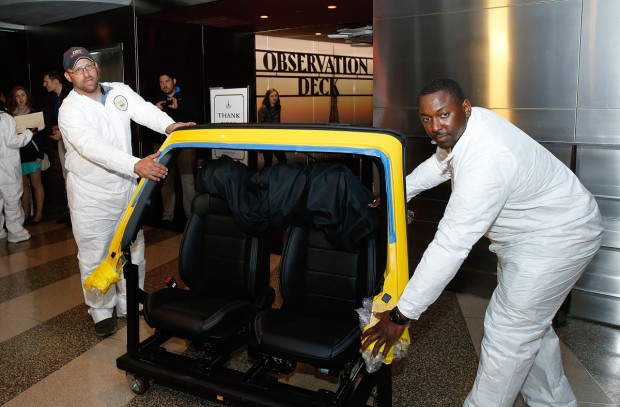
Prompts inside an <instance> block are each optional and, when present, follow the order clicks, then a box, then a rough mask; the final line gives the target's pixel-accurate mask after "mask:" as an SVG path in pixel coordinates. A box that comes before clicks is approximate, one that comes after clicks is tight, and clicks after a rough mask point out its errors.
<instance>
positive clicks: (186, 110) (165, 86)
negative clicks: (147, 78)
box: [153, 71, 200, 227]
mask: <svg viewBox="0 0 620 407" xmlns="http://www.w3.org/2000/svg"><path fill="white" fill-rule="evenodd" d="M159 88H160V89H161V92H160V93H159V94H157V95H156V97H155V98H154V99H153V104H154V105H155V106H157V108H158V109H159V110H161V111H163V112H165V113H167V114H168V116H170V117H172V119H173V120H174V121H177V122H188V121H197V120H198V117H199V116H200V115H199V114H198V113H197V108H198V105H197V102H196V101H195V100H193V99H192V98H191V97H190V95H189V94H188V93H187V92H185V91H184V92H181V88H180V87H179V86H178V85H177V78H176V77H175V75H174V74H173V73H172V72H171V71H163V72H161V73H160V75H159ZM160 146H161V142H158V143H156V144H155V146H154V147H155V149H156V150H159V147H160ZM195 161H196V150H195V149H189V148H188V149H183V150H182V151H181V152H180V153H179V156H178V157H177V161H176V165H173V166H171V167H170V168H169V169H168V177H167V178H166V179H165V180H164V181H163V183H162V186H161V200H162V207H163V214H162V217H161V221H162V223H161V224H162V226H163V227H172V226H173V223H174V222H173V220H174V212H175V206H176V194H175V191H174V181H175V174H176V172H177V170H178V173H179V177H180V179H181V189H182V191H183V211H184V212H185V216H186V217H189V214H190V211H191V205H192V199H193V198H194V195H196V189H195V187H194V166H195V165H194V163H195Z"/></svg>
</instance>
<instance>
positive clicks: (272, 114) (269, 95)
mask: <svg viewBox="0 0 620 407" xmlns="http://www.w3.org/2000/svg"><path fill="white" fill-rule="evenodd" d="M281 109H282V106H280V94H279V93H278V91H277V90H276V89H274V88H271V89H268V90H267V92H266V93H265V97H264V98H263V104H262V105H261V107H260V109H258V122H259V123H280V110H281ZM274 154H275V155H276V158H277V159H278V162H279V163H285V162H286V153H285V152H284V151H280V150H268V151H263V157H264V159H265V167H271V164H272V163H273V155H274Z"/></svg>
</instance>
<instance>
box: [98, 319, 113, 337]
mask: <svg viewBox="0 0 620 407" xmlns="http://www.w3.org/2000/svg"><path fill="white" fill-rule="evenodd" d="M95 332H96V333H97V336H99V337H101V338H105V337H106V336H110V335H112V334H113V333H114V332H116V326H115V325H114V319H113V318H111V317H110V318H106V319H104V320H101V321H99V322H97V323H96V324H95Z"/></svg>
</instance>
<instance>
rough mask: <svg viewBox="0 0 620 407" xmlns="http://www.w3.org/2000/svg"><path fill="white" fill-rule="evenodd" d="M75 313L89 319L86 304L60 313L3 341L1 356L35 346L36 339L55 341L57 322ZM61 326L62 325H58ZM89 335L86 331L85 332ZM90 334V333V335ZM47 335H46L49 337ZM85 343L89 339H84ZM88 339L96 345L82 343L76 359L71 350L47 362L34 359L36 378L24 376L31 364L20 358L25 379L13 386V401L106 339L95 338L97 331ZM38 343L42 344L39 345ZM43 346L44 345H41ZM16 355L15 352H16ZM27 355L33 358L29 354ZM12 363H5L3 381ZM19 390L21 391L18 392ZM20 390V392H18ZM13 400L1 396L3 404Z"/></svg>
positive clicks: (39, 355)
mask: <svg viewBox="0 0 620 407" xmlns="http://www.w3.org/2000/svg"><path fill="white" fill-rule="evenodd" d="M80 308H81V309H82V310H78V309H80ZM74 312H83V313H84V314H86V315H87V309H86V306H85V305H84V303H81V304H78V305H76V306H74V307H71V308H70V309H68V310H66V311H63V312H61V313H60V314H57V315H55V316H53V317H51V318H49V319H47V320H46V321H43V322H41V323H40V324H38V325H36V326H34V327H32V328H30V329H27V330H26V331H24V332H21V333H19V334H17V335H15V336H13V337H11V338H8V339H6V340H4V341H3V342H0V355H7V354H10V353H11V352H10V350H9V351H7V348H11V347H14V348H15V347H17V346H19V345H16V344H15V343H17V344H23V343H33V342H35V341H34V340H33V337H37V336H39V337H45V336H47V337H48V338H49V337H52V338H56V337H57V333H54V331H55V330H57V325H56V323H57V322H59V321H60V322H62V320H63V319H65V320H70V319H71V314H72V313H74ZM58 325H60V324H58ZM84 332H86V331H84ZM88 332H90V331H88ZM74 333H75V335H78V334H79V331H78V332H75V331H74ZM46 334H47V335H46ZM75 335H74V336H73V337H72V338H73V339H75V338H76V336H75ZM84 338H85V339H86V337H84ZM89 338H90V339H91V340H92V341H93V342H92V343H88V342H86V341H85V340H84V341H82V344H84V343H85V348H84V350H83V351H82V352H79V353H76V354H75V355H68V352H67V350H68V349H71V347H66V346H65V347H63V348H62V349H63V352H59V353H57V352H55V353H54V354H51V355H49V356H50V357H48V358H44V357H41V356H42V354H37V355H34V356H36V357H37V360H36V366H37V368H36V370H37V372H38V374H37V375H33V374H31V372H30V373H29V372H25V370H26V369H27V368H28V365H29V363H28V361H27V360H24V359H23V358H21V359H20V360H19V361H17V362H16V363H19V364H20V366H19V368H18V369H16V370H18V371H22V372H24V376H21V377H19V381H18V384H13V386H11V387H12V389H11V390H13V392H14V394H11V395H10V396H11V397H10V399H12V398H15V397H17V395H19V394H21V393H23V392H24V391H26V390H27V389H28V388H30V387H32V386H33V385H34V384H36V383H38V382H39V381H41V380H43V379H44V378H46V377H48V376H50V375H51V374H53V373H54V372H56V371H58V370H59V369H61V368H62V367H63V366H65V365H66V364H67V363H70V362H71V361H72V360H75V359H76V358H77V357H79V356H80V355H83V354H84V353H85V352H87V351H88V350H90V349H92V348H93V347H94V346H96V345H97V344H98V343H101V342H102V341H103V340H105V338H97V337H96V336H94V330H93V331H92V334H91V335H89ZM36 342H39V341H36ZM40 342H44V341H40ZM73 349H74V350H76V347H75V346H74V347H73ZM13 353H14V352H13ZM28 355H31V354H30V353H29V354H28ZM8 363H9V361H7V360H6V359H5V360H4V361H3V364H4V369H3V370H2V371H0V377H2V374H3V373H4V372H5V371H8V370H9V369H10V365H9V364H8ZM41 373H42V374H41ZM2 381H4V380H0V382H2ZM16 387H19V388H16ZM15 390H17V391H15ZM10 399H4V397H2V394H0V404H3V403H6V402H8V401H9V400H10Z"/></svg>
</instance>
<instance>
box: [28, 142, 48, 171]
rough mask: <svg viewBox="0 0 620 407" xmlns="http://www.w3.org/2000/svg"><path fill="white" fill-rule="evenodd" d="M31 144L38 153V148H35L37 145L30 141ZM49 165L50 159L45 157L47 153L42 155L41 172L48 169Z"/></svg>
mask: <svg viewBox="0 0 620 407" xmlns="http://www.w3.org/2000/svg"><path fill="white" fill-rule="evenodd" d="M30 142H31V143H32V145H33V146H34V148H36V149H37V151H39V146H37V143H35V142H34V141H30ZM50 165H51V163H50V158H49V157H48V156H47V153H43V161H41V171H45V170H47V169H48V168H49V167H50Z"/></svg>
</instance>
